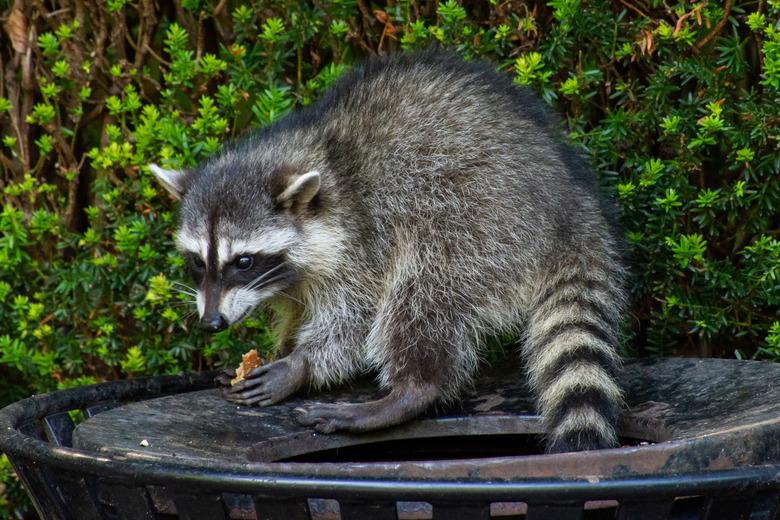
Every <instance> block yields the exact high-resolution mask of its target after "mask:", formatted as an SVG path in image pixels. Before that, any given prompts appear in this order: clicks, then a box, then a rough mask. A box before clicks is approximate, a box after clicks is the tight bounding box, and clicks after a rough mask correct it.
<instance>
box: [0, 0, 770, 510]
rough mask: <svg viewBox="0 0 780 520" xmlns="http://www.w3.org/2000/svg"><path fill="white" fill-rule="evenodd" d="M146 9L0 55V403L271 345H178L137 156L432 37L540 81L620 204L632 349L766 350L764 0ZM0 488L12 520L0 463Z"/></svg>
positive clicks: (160, 209) (129, 9)
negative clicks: (370, 56)
mask: <svg viewBox="0 0 780 520" xmlns="http://www.w3.org/2000/svg"><path fill="white" fill-rule="evenodd" d="M157 4H159V5H158V6H155V3H144V2H141V3H139V2H134V1H130V0H108V1H107V2H104V3H103V2H96V3H94V4H90V13H89V15H88V16H85V17H82V18H83V19H82V18H79V19H78V20H77V19H76V18H75V14H76V13H80V12H81V11H82V10H81V9H80V8H77V7H76V3H75V2H74V1H73V0H53V1H52V2H45V3H42V2H38V3H35V5H34V7H31V8H30V9H31V10H32V11H34V13H33V14H32V15H30V17H29V19H28V20H27V23H28V24H29V25H30V26H33V25H34V26H35V28H36V32H35V33H33V34H38V36H37V38H36V39H34V40H33V41H29V40H28V39H27V36H26V35H25V36H24V38H21V39H19V38H16V39H14V38H5V39H2V40H0V42H2V43H0V53H2V63H3V64H4V65H3V66H4V67H5V68H4V74H3V75H2V76H0V81H4V82H5V84H4V85H2V88H0V93H2V96H3V97H0V128H1V129H2V136H3V139H2V146H0V153H1V154H2V155H0V169H1V171H2V176H1V177H0V189H2V192H3V207H2V211H1V212H0V378H2V380H3V381H4V382H5V384H4V385H2V387H0V405H2V404H6V403H8V402H10V401H13V400H15V399H18V398H20V397H23V396H25V395H28V394H30V393H33V392H42V391H48V390H53V389H57V388H67V387H70V386H74V385H78V384H86V383H89V382H97V381H103V380H107V379H115V378H119V377H136V376H140V375H147V374H157V373H170V372H178V371H181V370H190V369H205V368H213V367H217V366H220V365H223V364H233V363H235V361H236V360H237V358H238V355H239V353H241V352H243V351H245V350H247V349H248V348H250V347H259V348H260V349H261V350H263V351H265V352H266V353H268V351H269V349H270V346H271V344H272V342H273V338H272V337H271V335H270V333H269V332H268V330H267V328H266V326H265V321H264V318H263V317H262V316H260V315H258V316H256V317H254V318H253V319H250V320H247V321H246V323H245V324H244V325H243V326H241V327H237V328H234V329H231V330H229V331H225V332H223V333H220V334H217V335H215V336H213V337H210V338H209V337H205V336H204V335H203V334H201V333H200V332H198V331H196V330H194V325H195V320H193V318H192V316H191V315H192V313H193V311H194V308H193V305H192V301H191V300H192V295H191V294H188V293H191V292H192V291H191V289H190V288H187V287H186V286H183V285H181V284H186V283H189V282H188V281H187V278H186V276H185V273H184V269H183V262H182V260H181V258H180V257H179V256H178V255H177V254H176V252H175V251H174V247H173V242H172V237H171V233H172V230H173V228H174V224H175V222H174V217H173V215H174V209H175V204H174V203H172V201H171V200H170V198H169V197H168V196H167V194H166V193H165V192H164V190H161V189H160V188H159V187H158V185H157V184H156V182H155V181H154V179H153V178H152V176H151V174H150V172H149V171H148V169H147V165H148V164H149V163H151V162H157V163H159V164H161V165H163V166H165V167H169V168H186V167H190V166H192V165H194V164H196V163H197V162H198V161H200V160H202V159H204V158H205V157H207V156H209V155H210V154H212V153H214V152H215V151H216V150H218V148H219V146H220V144H221V143H222V142H224V141H225V140H226V139H229V138H233V137H237V136H240V135H241V134H243V133H244V132H246V131H248V130H249V129H251V128H254V127H261V126H265V125H269V124H271V123H273V122H274V121H277V120H278V119H279V118H281V117H283V116H284V115H285V114H286V113H288V112H289V111H291V110H294V109H296V108H298V107H300V106H304V105H307V104H309V103H311V102H312V101H314V100H315V99H316V98H317V97H319V96H320V95H321V94H322V92H323V91H324V90H325V89H326V88H327V87H328V86H329V85H330V84H332V83H333V81H335V79H336V78H338V76H339V75H341V74H342V73H343V72H344V71H345V70H347V69H348V68H349V67H350V65H351V64H352V63H354V62H355V61H356V60H358V59H360V58H362V57H363V56H365V55H366V54H367V53H369V52H371V53H375V52H378V53H386V52H393V51H397V50H414V49H422V48H426V47H428V46H431V45H440V46H445V47H448V48H452V49H455V50H457V51H458V52H459V53H460V54H462V55H463V56H464V57H466V58H468V59H475V58H485V59H488V60H491V61H492V63H494V65H495V66H496V68H497V69H499V70H501V71H503V72H504V73H505V74H507V75H509V76H511V77H512V78H513V80H514V82H515V83H517V84H519V85H524V86H527V87H529V88H532V89H534V90H536V91H537V92H538V93H539V94H540V95H541V96H542V98H543V99H544V100H545V101H546V102H547V103H548V104H550V105H551V106H552V107H553V109H554V110H556V111H557V112H559V113H560V114H561V115H562V119H563V120H564V122H565V125H566V127H567V129H568V135H569V137H570V139H571V141H572V142H573V143H574V144H575V145H576V146H578V147H580V148H581V149H582V150H583V153H585V154H586V155H587V156H588V157H589V158H590V161H591V163H592V164H593V166H594V168H595V169H596V171H597V172H598V174H599V176H600V178H601V180H602V182H603V184H604V187H605V189H606V190H607V191H609V192H611V193H613V194H614V195H615V199H616V200H617V202H618V204H619V206H620V208H621V209H622V213H623V217H622V223H623V226H624V229H625V234H626V237H627V239H628V242H629V245H630V248H631V251H630V253H631V261H632V265H633V270H634V272H635V273H636V276H635V278H634V282H633V288H632V292H633V302H634V305H633V307H632V311H631V319H629V320H627V321H628V322H629V323H628V330H627V338H626V343H627V345H628V346H629V347H630V349H631V350H632V351H633V352H634V353H636V354H647V353H655V354H661V355H668V354H674V353H694V354H705V355H727V356H729V355H737V356H738V357H760V358H767V359H776V360H777V359H780V315H779V309H780V283H779V282H778V276H780V218H778V214H780V210H779V207H780V175H778V170H780V153H779V152H778V149H777V142H778V138H780V130H779V128H780V118H778V114H780V94H779V91H780V24H779V22H778V20H780V4H779V3H778V2H776V1H770V2H739V1H737V2H733V5H732V3H727V4H728V6H729V11H728V12H726V11H724V9H725V8H726V5H725V4H724V5H722V4H721V3H720V2H694V3H690V2H682V1H677V0H674V1H671V2H655V1H654V2H609V1H606V0H594V1H589V2H583V1H581V0H549V1H548V2H546V3H542V4H545V5H542V4H539V3H538V2H525V1H520V2H493V1H491V2H483V3H476V2H461V1H456V0H446V1H441V2H438V3H433V2H409V1H407V0H404V1H401V2H393V3H385V2H375V3H374V4H372V7H371V8H372V9H373V11H372V12H368V11H366V10H365V9H362V10H361V6H360V5H358V3H357V2H355V1H354V0H334V1H331V2H315V3H303V2H262V3H261V2H250V1H246V2H244V1H236V2H227V3H224V2H217V1H216V0H184V1H174V2H173V3H172V4H176V8H173V7H171V6H167V5H164V4H166V3H165V2H158V3H157ZM2 5H3V6H5V8H6V9H7V8H9V7H10V4H9V3H8V2H5V3H3V4H2ZM361 5H362V6H364V5H365V4H361ZM218 6H219V7H218ZM6 14H7V13H6ZM4 27H5V29H4V30H5V31H8V30H9V29H8V27H10V25H9V26H4ZM12 42H13V43H12ZM28 44H29V45H32V47H31V48H30V49H29V50H30V56H31V60H27V59H26V58H25V59H18V56H17V53H19V52H21V51H20V50H19V49H17V48H14V45H17V46H18V45H28ZM23 50H25V51H26V49H23ZM22 54H23V55H25V53H24V52H22ZM25 78H26V79H25ZM403 94H404V93H403V92H399V93H398V95H399V96H403ZM505 340H506V339H504V340H501V341H498V342H497V344H501V343H506V341H505ZM3 488H6V489H7V492H6V495H5V497H3V495H2V492H0V517H3V518H5V517H18V516H20V515H21V514H22V512H23V510H24V508H25V506H23V505H21V503H20V502H19V496H20V494H19V487H18V484H17V483H16V481H15V479H14V478H13V476H12V472H11V470H10V467H9V466H8V463H7V460H6V459H4V458H0V489H3Z"/></svg>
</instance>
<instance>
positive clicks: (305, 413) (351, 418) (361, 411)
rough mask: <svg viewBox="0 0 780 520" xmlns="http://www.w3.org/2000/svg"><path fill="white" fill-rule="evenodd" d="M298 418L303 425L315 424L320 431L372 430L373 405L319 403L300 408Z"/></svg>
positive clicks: (315, 427)
mask: <svg viewBox="0 0 780 520" xmlns="http://www.w3.org/2000/svg"><path fill="white" fill-rule="evenodd" d="M297 411H298V416H297V417H296V420H297V421H298V423H299V424H302V425H303V426H313V427H314V429H315V430H317V431H318V432H320V433H333V432H335V431H339V430H348V431H352V432H361V431H366V430H371V429H374V428H376V427H377V426H374V425H372V424H371V423H372V422H373V421H372V419H373V418H374V417H373V416H374V413H373V412H374V410H373V407H371V406H367V405H366V404H345V403H340V404H318V405H313V406H308V407H305V408H299V409H298V410H297Z"/></svg>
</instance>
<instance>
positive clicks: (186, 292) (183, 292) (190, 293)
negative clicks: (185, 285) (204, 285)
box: [171, 287, 198, 296]
mask: <svg viewBox="0 0 780 520" xmlns="http://www.w3.org/2000/svg"><path fill="white" fill-rule="evenodd" d="M171 289H173V290H174V291H176V292H177V293H181V294H186V295H188V296H197V295H198V294H197V293H194V292H189V291H185V290H184V289H179V288H178V287H171Z"/></svg>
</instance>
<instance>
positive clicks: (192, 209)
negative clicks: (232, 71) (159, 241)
mask: <svg viewBox="0 0 780 520" xmlns="http://www.w3.org/2000/svg"><path fill="white" fill-rule="evenodd" d="M223 163H224V161H222V162H221V161H219V160H216V161H210V162H208V163H206V164H205V165H203V166H201V167H199V168H196V169H195V170H193V171H187V172H179V171H175V170H166V169H163V168H160V167H159V166H157V165H151V166H150V167H149V169H150V170H151V171H152V172H153V173H154V174H155V176H156V177H157V178H158V180H159V181H160V183H161V184H162V185H163V186H164V187H165V188H166V189H167V190H168V191H169V192H170V193H171V194H172V195H173V196H174V197H175V198H177V199H180V200H181V222H180V226H179V229H178V232H177V234H176V244H177V247H178V249H179V250H180V251H181V252H182V254H183V255H184V257H185V259H186V262H187V267H188V269H189V271H190V273H191V274H192V277H193V280H194V281H195V283H196V284H197V296H196V299H197V305H198V312H199V315H200V324H201V327H202V328H204V329H205V330H207V331H210V332H218V331H221V330H223V329H225V328H227V327H228V326H229V325H232V324H234V323H237V322H239V321H241V320H242V319H244V318H245V317H246V316H247V315H249V313H250V312H251V311H252V310H253V309H254V308H255V307H256V306H257V305H258V304H259V303H261V302H263V301H265V300H268V299H269V298H271V297H273V296H275V295H277V294H279V293H280V292H282V291H284V290H285V289H286V288H288V287H290V286H291V285H293V284H295V283H296V282H297V281H298V280H299V279H300V277H301V275H302V274H303V272H305V271H306V267H307V266H306V263H307V256H309V255H307V251H309V250H310V247H308V246H307V245H306V244H307V242H311V240H309V239H307V235H310V234H311V232H310V231H311V230H310V229H309V231H307V227H309V226H308V224H307V223H302V219H306V220H307V221H308V222H316V215H317V210H318V208H317V206H318V204H319V192H320V174H319V172H318V171H316V170H307V169H304V170H297V169H295V168H292V167H283V168H275V169H272V170H271V171H266V172H263V171H261V172H257V171H255V172H252V173H251V174H248V173H241V172H240V171H237V170H244V168H236V166H237V165H236V164H232V165H231V164H223Z"/></svg>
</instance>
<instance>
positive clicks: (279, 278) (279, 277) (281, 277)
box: [245, 275, 284, 291]
mask: <svg viewBox="0 0 780 520" xmlns="http://www.w3.org/2000/svg"><path fill="white" fill-rule="evenodd" d="M283 278H284V275H279V276H274V277H273V278H271V279H270V280H263V283H260V284H257V285H253V286H252V287H245V289H247V290H250V291H257V290H259V289H263V288H265V287H268V286H269V285H271V284H272V283H274V282H276V281H278V280H281V279H283Z"/></svg>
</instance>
